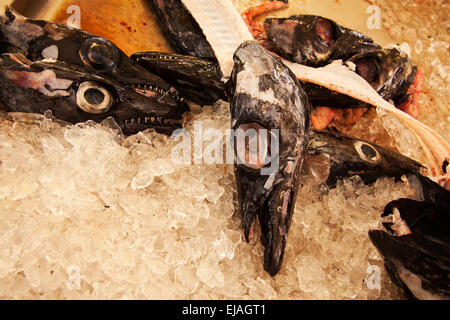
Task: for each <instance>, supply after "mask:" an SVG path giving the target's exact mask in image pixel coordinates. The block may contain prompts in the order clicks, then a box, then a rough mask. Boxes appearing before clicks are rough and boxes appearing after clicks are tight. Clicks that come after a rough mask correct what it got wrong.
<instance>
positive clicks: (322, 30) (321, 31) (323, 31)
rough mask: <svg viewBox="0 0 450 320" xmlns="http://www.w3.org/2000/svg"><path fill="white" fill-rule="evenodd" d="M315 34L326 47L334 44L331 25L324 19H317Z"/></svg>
mask: <svg viewBox="0 0 450 320" xmlns="http://www.w3.org/2000/svg"><path fill="white" fill-rule="evenodd" d="M316 34H317V36H318V37H319V38H320V39H321V40H322V42H324V43H325V44H326V45H332V44H333V43H335V42H336V37H335V34H334V27H333V24H332V23H331V22H330V21H328V20H326V19H322V18H319V19H317V22H316Z"/></svg>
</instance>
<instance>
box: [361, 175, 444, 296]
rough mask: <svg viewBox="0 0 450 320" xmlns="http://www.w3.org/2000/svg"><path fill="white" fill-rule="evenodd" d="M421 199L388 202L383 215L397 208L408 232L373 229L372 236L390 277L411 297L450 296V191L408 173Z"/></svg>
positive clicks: (370, 235) (387, 223) (391, 227)
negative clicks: (397, 232) (400, 233)
mask: <svg viewBox="0 0 450 320" xmlns="http://www.w3.org/2000/svg"><path fill="white" fill-rule="evenodd" d="M408 180H409V181H410V184H411V185H412V186H413V187H414V188H415V190H416V192H417V193H418V195H417V197H418V198H419V199H420V200H419V201H416V200H411V199H398V200H395V201H392V202H390V203H389V204H387V205H386V207H385V209H384V212H383V214H382V217H383V218H386V217H388V216H389V215H391V214H392V213H393V212H394V211H395V210H397V212H398V213H399V214H400V217H401V219H402V220H403V221H404V222H405V223H406V225H407V226H408V227H409V229H410V232H411V233H409V234H405V235H399V234H396V233H395V230H394V225H393V223H392V222H384V223H383V225H384V227H385V228H386V231H387V232H386V231H382V230H371V231H369V237H370V240H371V241H372V243H373V244H374V246H375V247H376V248H377V249H378V251H379V252H380V254H381V255H382V256H383V258H384V264H385V267H386V270H387V271H388V273H389V276H390V278H391V280H392V281H393V282H394V283H395V284H397V285H398V286H399V287H401V288H402V289H403V291H404V292H405V294H406V296H407V297H408V298H410V299H433V300H436V299H439V300H440V299H445V300H449V299H450V215H449V214H450V191H448V190H446V189H444V188H442V187H441V186H440V185H439V184H437V183H435V182H433V181H431V180H430V179H428V178H426V177H423V176H421V175H408Z"/></svg>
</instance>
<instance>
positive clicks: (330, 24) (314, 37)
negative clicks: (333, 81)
mask: <svg viewBox="0 0 450 320" xmlns="http://www.w3.org/2000/svg"><path fill="white" fill-rule="evenodd" d="M264 29H265V30H266V33H267V37H268V39H269V40H270V41H271V43H272V45H273V47H274V48H275V49H276V51H277V52H278V53H279V54H280V55H282V56H284V57H286V58H287V59H290V60H292V61H295V62H298V63H301V64H306V65H309V66H321V65H325V64H328V63H330V62H331V61H333V60H337V59H343V60H346V59H349V58H350V57H352V56H354V55H355V54H358V53H363V52H366V51H368V50H373V49H378V48H380V47H379V46H378V45H376V44H374V43H373V40H372V39H371V38H369V37H367V36H365V35H364V34H362V33H359V32H356V31H354V30H350V29H347V28H345V27H342V26H340V25H339V24H337V23H336V22H334V21H332V20H330V19H327V18H324V17H320V16H315V15H295V16H291V17H289V18H268V19H266V20H265V22H264Z"/></svg>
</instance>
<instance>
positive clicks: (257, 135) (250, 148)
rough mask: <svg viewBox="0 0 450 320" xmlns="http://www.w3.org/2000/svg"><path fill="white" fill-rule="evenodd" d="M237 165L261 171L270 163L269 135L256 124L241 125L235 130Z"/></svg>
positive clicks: (267, 131) (268, 132) (263, 128)
mask: <svg viewBox="0 0 450 320" xmlns="http://www.w3.org/2000/svg"><path fill="white" fill-rule="evenodd" d="M235 137H236V153H237V162H238V164H243V165H244V166H246V167H247V168H250V169H261V168H263V167H265V166H266V165H268V164H269V163H270V162H271V155H270V143H271V138H272V136H271V133H270V130H268V129H267V128H266V127H264V126H262V125H261V124H259V123H256V122H249V123H244V124H241V125H240V126H239V127H238V128H237V130H236V135H235Z"/></svg>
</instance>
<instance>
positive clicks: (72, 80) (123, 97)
mask: <svg viewBox="0 0 450 320" xmlns="http://www.w3.org/2000/svg"><path fill="white" fill-rule="evenodd" d="M21 58H22V59H25V58H23V56H22V57H21V56H20V54H3V55H1V56H0V105H1V104H3V105H5V106H6V107H7V108H8V111H14V112H24V113H40V114H43V113H44V112H45V111H47V110H51V111H52V113H53V115H54V116H55V117H56V118H57V119H60V120H63V121H66V122H70V123H73V124H75V123H78V122H85V121H87V120H94V121H97V122H101V121H102V120H104V119H106V118H108V117H113V118H114V120H115V121H116V122H117V123H118V124H119V126H120V127H121V129H122V131H123V133H124V134H135V133H137V132H139V131H141V130H145V129H147V128H154V129H156V130H157V131H159V132H161V133H165V134H171V133H172V131H173V130H175V129H176V128H179V127H181V123H182V117H181V114H182V113H181V112H180V111H179V109H174V108H172V107H171V106H168V105H165V104H161V103H157V102H155V101H154V100H152V99H148V98H147V97H145V96H143V95H141V94H139V93H137V92H136V91H135V90H133V89H130V88H127V87H124V86H123V85H122V84H120V83H118V82H116V81H114V80H111V79H110V78H107V77H102V76H101V75H95V74H91V73H87V72H85V71H84V70H82V69H79V68H77V67H76V66H74V65H72V64H67V63H64V62H61V61H58V60H56V61H37V62H31V61H29V63H26V60H22V61H24V62H22V63H19V62H18V61H20V60H19V59H21ZM41 79H42V80H41ZM58 83H65V85H64V86H63V87H61V86H59V85H58ZM83 84H84V85H88V86H89V88H90V89H93V90H96V89H98V88H101V90H103V92H105V94H106V95H108V97H109V98H110V99H111V106H110V107H109V108H108V110H105V111H104V112H102V113H100V114H93V113H88V112H85V111H83V110H82V109H81V108H80V107H79V105H78V103H79V102H78V100H77V94H78V92H79V90H81V89H80V88H82V85H83ZM52 85H53V86H55V87H56V86H57V88H54V87H52Z"/></svg>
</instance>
